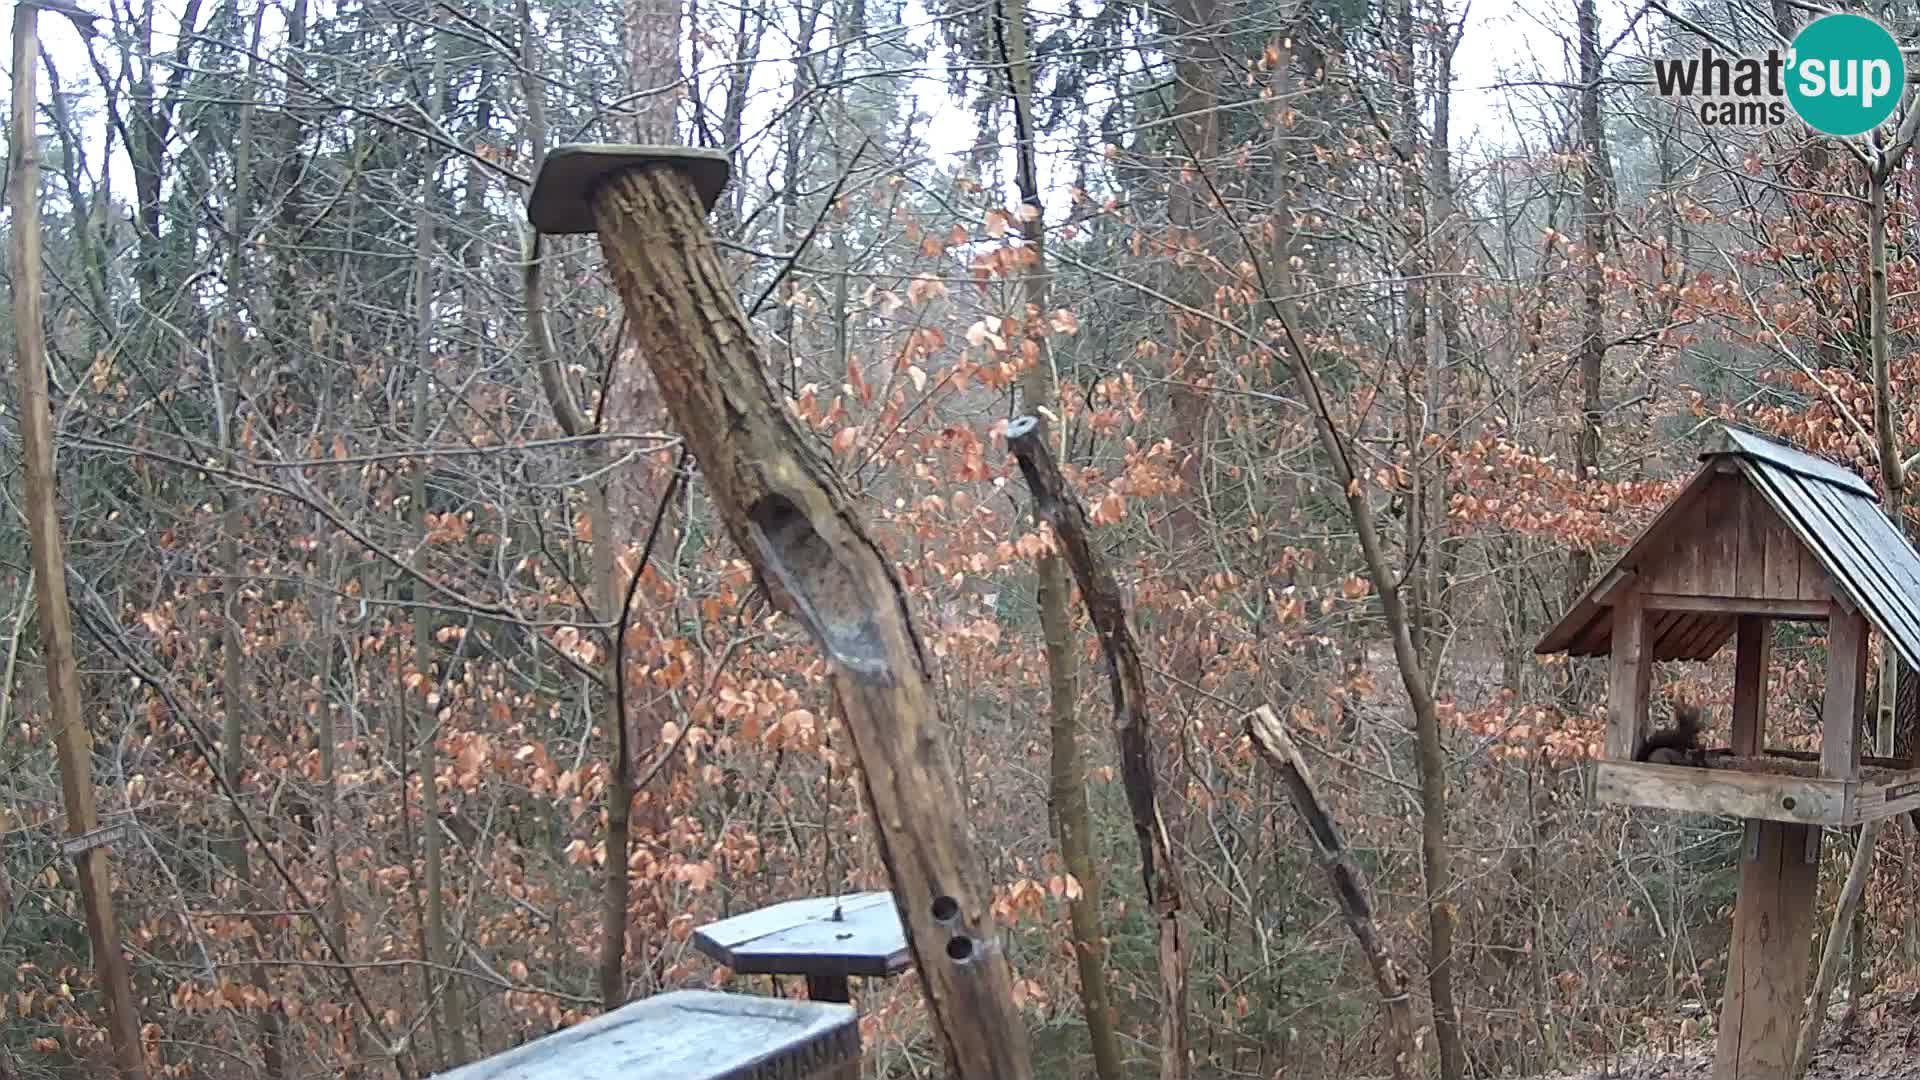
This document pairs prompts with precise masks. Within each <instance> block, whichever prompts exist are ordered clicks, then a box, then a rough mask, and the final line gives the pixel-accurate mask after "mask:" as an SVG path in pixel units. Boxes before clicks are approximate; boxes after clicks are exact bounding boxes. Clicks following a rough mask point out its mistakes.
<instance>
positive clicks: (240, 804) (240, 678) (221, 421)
mask: <svg viewBox="0 0 1920 1080" xmlns="http://www.w3.org/2000/svg"><path fill="white" fill-rule="evenodd" d="M263 10H264V9H262V8H256V9H255V11H254V21H253V42H252V45H253V52H254V53H255V54H256V55H257V54H258V51H259V38H260V19H261V14H262V12H263ZM248 67H249V69H248V73H247V74H248V78H247V93H246V96H245V98H244V99H243V100H242V102H241V104H240V107H239V114H240V115H239V122H238V123H237V124H235V126H234V127H235V131H234V139H233V143H232V145H231V146H230V148H229V151H230V153H231V154H232V156H233V189H232V191H231V192H230V193H229V195H228V200H227V213H226V223H225V224H226V232H227V268H226V278H227V280H226V294H227V300H228V305H229V306H228V310H227V319H226V325H225V326H224V327H223V328H222V333H221V335H220V341H221V345H222V348H221V351H220V356H221V363H222V364H224V365H225V368H226V370H225V371H224V372H223V373H222V374H221V375H220V378H219V381H218V383H217V384H216V391H215V392H216V401H215V402H214V410H215V420H216V426H217V429H218V436H219V441H220V449H221V451H222V453H223V454H224V455H225V457H226V464H227V467H228V468H229V469H232V468H234V466H235V445H236V443H237V442H238V440H239V438H240V433H239V432H237V431H235V430H234V426H235V424H236V423H239V422H240V410H239V406H240V402H241V400H242V399H243V398H244V397H245V396H246V395H245V393H244V392H243V390H242V384H243V383H244V382H245V380H246V373H247V370H248V362H247V343H246V333H245V331H244V329H243V328H242V325H241V324H242V310H243V308H244V306H245V297H246V296H247V293H248V291H249V290H248V289H247V286H246V262H245V248H246V238H247V232H248V226H249V209H250V207H249V204H250V203H251V201H252V197H253V190H252V189H253V156H252V150H253V128H254V106H253V91H254V87H255V86H256V85H257V84H256V83H255V81H254V78H253V76H254V69H253V65H252V64H251V63H249V66H248ZM244 498H245V497H244V495H243V493H242V491H241V490H239V489H234V488H230V489H228V490H227V491H226V492H225V494H224V496H223V499H224V502H225V503H226V507H225V512H224V513H223V514H222V515H221V530H220V573H221V575H222V583H221V586H220V590H219V600H218V602H219V605H220V609H219V626H220V658H221V669H222V670H221V686H220V699H221V705H222V707H223V710H224V713H225V715H224V718H223V724H222V730H221V749H220V768H221V771H222V773H223V774H224V777H225V779H226V787H227V791H229V792H231V793H232V796H233V799H234V802H233V807H232V810H233V814H234V822H233V835H232V837H231V838H230V839H229V840H228V841H227V843H226V844H225V845H224V849H225V850H224V851H223V853H222V854H223V856H224V859H225V862H226V864H227V871H228V873H230V874H232V875H233V880H234V886H235V888H234V894H233V895H234V896H235V897H236V898H237V899H238V900H239V906H241V907H243V908H252V907H254V906H255V898H254V892H253V871H252V867H251V866H250V865H249V859H248V853H247V836H246V829H245V827H244V825H243V824H242V822H241V818H242V817H243V816H244V815H245V814H246V812H247V809H246V802H245V800H244V799H243V798H242V796H241V792H242V788H241V782H242V780H243V779H244V776H245V772H246V734H247V732H248V731H250V730H252V729H253V727H254V726H255V725H254V723H253V710H252V708H251V704H250V703H251V702H252V700H253V688H252V687H251V686H249V685H248V683H247V677H246V671H245V664H244V657H245V645H244V642H243V637H244V628H245V612H244V611H243V609H242V601H241V593H242V592H243V591H244V590H243V589H242V588H241V582H243V581H245V580H246V579H247V576H248V575H247V568H246V564H245V563H244V562H243V561H242V559H241V557H240V540H239V538H240V536H241V534H242V533H243V532H244V531H245V529H246V527H247V517H246V514H245V512H244V511H243V510H242V505H243V503H244ZM251 921H252V923H253V928H254V932H253V934H252V936H251V937H250V938H249V939H248V940H247V942H246V943H245V945H244V947H245V948H246V949H248V950H249V951H251V952H253V953H254V954H255V956H256V957H258V956H259V955H260V954H261V953H263V952H264V951H265V950H266V949H267V948H268V947H269V944H268V943H269V942H270V940H271V938H270V937H269V934H268V931H269V930H270V929H271V922H270V921H269V920H267V919H264V918H260V917H257V916H256V917H254V918H253V919H252V920H251ZM248 979H249V981H251V982H252V983H253V985H254V988H255V989H257V990H259V991H260V993H261V995H262V997H263V998H265V999H266V1000H267V1002H268V1004H267V1005H266V1007H265V1008H264V1009H263V1010H262V1011H261V1013H260V1017H259V1028H260V1056H261V1060H262V1062H263V1063H264V1064H265V1066H266V1074H267V1075H268V1076H270V1077H279V1076H284V1075H285V1073H286V1061H285V1055H284V1054H283V1052H282V1050H281V1006H280V1004H279V1002H277V1001H274V1000H273V999H272V998H273V994H272V987H271V985H270V983H269V981H268V978H267V969H266V967H265V965H263V964H252V965H250V966H249V969H248Z"/></svg>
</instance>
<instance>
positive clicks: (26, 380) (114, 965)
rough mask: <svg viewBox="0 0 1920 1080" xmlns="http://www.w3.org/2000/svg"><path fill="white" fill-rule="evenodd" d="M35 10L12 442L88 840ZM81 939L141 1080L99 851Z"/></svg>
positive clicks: (110, 1027) (20, 139) (58, 732)
mask: <svg viewBox="0 0 1920 1080" xmlns="http://www.w3.org/2000/svg"><path fill="white" fill-rule="evenodd" d="M36 16H37V12H36V11H35V9H34V8H33V7H32V6H30V5H28V4H24V3H16V4H15V5H14V8H13V115H12V119H13V144H12V146H11V147H10V148H9V149H10V151H11V158H12V160H11V162H10V163H9V164H10V176H11V183H12V190H11V191H9V192H8V196H9V198H10V199H11V200H12V203H13V236H12V239H11V241H10V245H9V246H10V249H11V252H10V253H11V255H12V259H13V332H14V343H15V350H16V352H17V354H18V358H19V362H18V363H17V364H16V366H15V368H14V375H15V377H16V379H17V380H18V382H19V394H20V442H21V454H22V456H23V457H24V459H25V462H24V464H25V469H26V498H27V532H28V535H29V537H30V538H31V540H32V544H33V579H34V592H35V600H36V602H37V603H38V604H39V608H40V638H41V648H42V649H43V650H44V652H45V654H46V661H47V698H48V700H49V702H50V703H51V706H52V711H53V724H54V746H55V749H56V751H57V753H58V755H59V758H60V792H61V796H62V798H63V800H64V802H65V804H66V809H67V834H68V835H69V836H79V835H82V834H84V833H89V832H92V831H93V829H94V828H95V827H96V826H97V825H98V824H99V820H98V818H97V816H96V814H95V811H94V804H93V755H92V743H93V738H92V736H91V734H90V733H89V732H88V731H87V727H86V722H85V721H84V720H83V719H82V718H81V715H80V673H79V668H78V664H77V662H76V660H75V657H74V647H73V613H72V611H71V610H70V609H69V608H68V606H67V577H66V553H65V551H64V550H63V546H62V540H61V535H60V517H59V512H58V510H57V508H56V506H55V504H54V471H53V470H54V466H53V415H52V407H51V405H50V403H49V402H48V400H47V354H46V345H47V343H46V336H45V329H44V327H43V326H42V324H41V314H40V151H39V146H38V143H37V141H36V135H35V115H34V114H35V101H36V96H37V91H36V88H35V86H34V81H35V74H36V68H37V66H38V65H39V61H40V52H39V40H38V37H39V35H38V33H37V31H38V26H37V25H36V24H37V21H38V20H37V18H36ZM74 870H75V872H76V874H77V876H78V877H79V879H80V904H81V907H82V908H83V909H84V910H85V912H86V920H87V939H88V941H90V942H91V943H92V945H93V962H94V966H95V970H96V972H97V973H98V975H99V979H100V989H101V993H102V995H103V996H104V997H105V998H106V1006H107V1033H108V1035H109V1036H110V1037H111V1038H112V1041H113V1056H114V1064H115V1067H116V1068H117V1069H118V1070H119V1073H120V1075H121V1076H122V1077H123V1078H125V1080H146V1075H147V1062H146V1054H145V1052H144V1050H143V1049H142V1048H141V1045H140V1018H139V1015H138V1014H137V1013H135V1012H134V1007H133V988H132V986H131V985H130V983H129V980H128V977H127V959H126V957H125V956H124V955H122V953H121V952H120V932H119V929H118V927H116V926H115V925H114V918H113V891H112V887H113V882H112V877H111V875H110V874H109V873H108V870H107V849H106V847H105V846H102V845H93V846H89V847H87V848H85V850H83V851H81V852H80V853H79V854H77V855H75V856H74Z"/></svg>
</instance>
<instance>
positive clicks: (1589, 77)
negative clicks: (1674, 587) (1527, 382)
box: [1567, 0, 1612, 597]
mask: <svg viewBox="0 0 1920 1080" xmlns="http://www.w3.org/2000/svg"><path fill="white" fill-rule="evenodd" d="M1575 22H1576V24H1577V28H1578V32H1579V35H1580V144H1581V148H1582V152H1583V155H1584V156H1583V159H1582V165H1581V169H1580V255H1581V261H1580V298H1581V309H1580V311H1581V314H1580V437H1579V440H1578V442H1577V444H1576V445H1575V448H1574V455H1573V471H1574V477H1575V478H1576V479H1577V480H1579V481H1580V483H1581V484H1582V485H1585V484H1587V483H1589V482H1591V481H1593V480H1594V479H1595V478H1596V477H1597V476H1598V475H1599V469H1600V424H1601V420H1602V418H1603V417H1604V416H1605V397H1604V396H1603V394H1602V392H1601V383H1602V381H1603V379H1604V378H1605V376H1606V363H1607V339H1606V319H1605V310H1604V307H1603V300H1604V293H1605V289H1606V266H1605V263H1606V257H1607V206H1608V204H1609V198H1608V195H1607V186H1608V177H1609V173H1610V172H1611V171H1612V170H1611V167H1610V166H1609V164H1608V160H1607V141H1606V130H1605V128H1604V127H1602V126H1601V122H1600V77H1601V74H1602V72H1601V67H1600V17H1599V14H1598V11H1597V9H1596V7H1595V0H1577V4H1576V8H1575ZM1592 577H1593V552H1592V551H1590V550H1588V549H1587V548H1586V547H1584V546H1582V547H1576V548H1574V550H1573V553H1572V556H1571V558H1569V560H1568V563H1567V595H1568V596H1569V597H1575V596H1578V595H1580V593H1582V592H1584V591H1585V590H1586V587H1587V583H1588V579H1590V578H1592Z"/></svg>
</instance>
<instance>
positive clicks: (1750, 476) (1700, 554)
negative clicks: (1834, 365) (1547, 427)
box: [1535, 428, 1920, 1080]
mask: <svg viewBox="0 0 1920 1080" xmlns="http://www.w3.org/2000/svg"><path fill="white" fill-rule="evenodd" d="M1701 458H1702V461H1703V465H1702V466H1701V468H1700V470H1699V472H1697V473H1695V474H1694V476H1693V478H1692V479H1691V480H1689V481H1688V482H1687V485H1686V486H1685V487H1684V488H1683V489H1682V490H1681V492H1680V494H1679V495H1677V496H1676V497H1675V498H1674V500H1673V501H1672V502H1671V503H1670V504H1668V505H1667V507H1666V509H1664V510H1663V511H1662V512H1661V513H1660V515H1659V517H1657V518H1656V519H1655V520H1654V521H1653V523H1652V524H1651V525H1649V526H1648V527H1647V529H1646V531H1644V532H1643V533H1641V534H1640V536H1639V537H1638V538H1637V539H1636V540H1635V541H1634V542H1633V545H1632V546H1631V547H1630V548H1628V549H1627V553H1626V554H1625V555H1623V556H1622V557H1621V558H1620V560H1619V562H1617V563H1616V564H1615V565H1614V566H1613V568H1612V569H1610V570H1608V571H1607V572H1606V573H1605V574H1603V575H1601V577H1600V579H1599V580H1598V581H1597V582H1596V583H1595V584H1594V585H1593V587H1592V588H1590V589H1588V590H1587V592H1586V594H1585V595H1583V596H1581V597H1580V599H1579V600H1578V601H1577V602H1575V603H1574V605H1573V607H1572V609H1571V610H1569V611H1568V612H1567V613H1566V615H1565V616H1564V617H1562V618H1561V620H1560V621H1559V623H1558V624H1556V625H1555V626H1554V627H1553V629H1552V630H1550V631H1548V633H1547V635H1546V636H1545V637H1544V638H1542V639H1541V641H1540V643H1539V645H1538V646H1536V648H1535V651H1536V652H1539V653H1543V654H1547V653H1566V654H1568V655H1571V656H1605V657H1607V658H1608V663H1609V669H1610V679H1609V683H1608V702H1607V736H1606V745H1605V752H1604V753H1603V755H1602V759H1601V760H1600V762H1599V763H1598V765H1597V767H1596V769H1595V773H1594V794H1595V797H1596V798H1597V799H1598V800H1599V801H1601V802H1606V803H1614V804H1619V805H1626V806H1650V807H1657V808H1662V809H1669V810H1685V811H1692V812H1694V813H1700V814H1715V815H1723V816H1731V817H1737V818H1741V819H1743V820H1744V821H1745V823H1746V837H1745V843H1744V845H1743V847H1742V862H1741V873H1740V893H1739V900H1738V902H1737V904H1736V907H1735V911H1734V925H1733V942H1732V946H1731V951H1732V955H1731V957H1730V960H1729V964H1728V969H1727V986H1726V999H1725V1002H1724V1003H1723V1005H1722V1008H1721V1019H1720V1042H1719V1051H1718V1055H1717V1058H1716V1061H1715V1066H1714V1074H1713V1075H1714V1078H1715V1080H1748V1078H1755V1080H1785V1078H1786V1076H1787V1072H1788V1070H1789V1069H1790V1067H1791V1063H1792V1060H1793V1053H1794V1041H1795V1037H1796V1036H1797V1034H1798V1029H1799V1025H1800V1020H1801V1017H1802V1014H1803V1013H1804V1012H1805V994H1806V990H1807V976H1808V960H1809V949H1808V944H1809V941H1810V938H1811V935H1812V933H1813V912H1814V900H1815V895H1816V892H1817V885H1818V879H1819V875H1818V855H1819V843H1820V835H1821V830H1822V828H1824V827H1826V826H1843V825H1858V824H1861V823H1863V822H1867V821H1874V820H1878V819H1880V818H1887V817H1892V816H1893V815H1895V814H1900V813H1904V812H1906V811H1908V810H1911V809H1914V808H1915V807H1920V771H1913V770H1906V769H1903V768H1899V767H1896V764H1895V763H1894V762H1893V761H1891V760H1887V759H1881V758H1864V759H1863V757H1862V755H1861V752H1860V742H1859V739H1860V731H1861V726H1862V720H1863V711H1864V704H1865V694H1866V679H1867V666H1868V665H1867V643H1868V635H1869V633H1871V632H1873V631H1878V632H1879V633H1880V634H1881V635H1882V636H1883V640H1884V642H1885V645H1886V647H1887V648H1890V649H1893V650H1896V651H1897V652H1898V653H1899V654H1900V655H1901V656H1902V657H1903V658H1904V659H1905V660H1906V662H1907V663H1908V664H1909V665H1913V666H1915V667H1917V668H1920V555H1916V554H1915V552H1914V550H1913V548H1912V546H1910V545H1909V544H1908V543H1907V541H1906V540H1905V538H1903V537H1902V536H1901V535H1900V532H1899V530H1898V529H1896V528H1895V527H1894V525H1893V523H1892V522H1891V521H1889V520H1888V519H1887V517H1886V515H1885V514H1884V513H1883V512H1882V511H1881V509H1880V504H1879V500H1878V498H1877V497H1876V496H1875V495H1874V492H1873V489H1872V488H1871V487H1869V486H1868V485H1867V483H1866V481H1864V480H1862V479H1861V478H1860V477H1859V476H1857V475H1855V474H1853V473H1851V472H1849V471H1847V470H1845V469H1843V468H1841V467H1839V466H1837V465H1835V464H1833V463H1831V462H1828V461H1824V460H1822V459H1820V458H1817V457H1813V456H1811V455H1809V454H1805V453H1802V452H1800V451H1798V450H1794V449H1792V448H1790V447H1787V446H1784V445H1782V444H1780V443H1776V442H1773V441H1770V440H1768V439H1763V438H1761V437H1759V436H1757V435H1753V434H1751V433H1749V432H1744V431H1739V430H1736V429H1732V428H1729V429H1727V430H1726V432H1725V434H1724V437H1723V439H1722V441H1721V442H1720V444H1719V445H1718V446H1716V447H1715V448H1714V449H1712V450H1710V451H1708V452H1707V453H1704V454H1702V455H1701ZM1777 620H1778V621H1791V622H1819V623H1825V624H1826V627H1827V635H1826V636H1827V655H1828V660H1827V673H1826V689H1825V696H1824V699H1823V704H1822V709H1821V723H1820V749H1819V752H1818V753H1817V754H1809V753H1795V752H1792V751H1786V750H1779V749H1774V748H1770V747H1769V746H1768V745H1767V723H1766V705H1767V689H1768V688H1767V666H1768V653H1769V649H1770V646H1771V643H1772V640H1773V628H1772V623H1773V622H1774V621H1777ZM1728 641H1732V642H1733V643H1734V696H1733V725H1732V745H1731V746H1728V747H1724V748H1709V749H1707V750H1706V751H1705V753H1703V754H1702V755H1700V756H1699V758H1698V759H1697V761H1698V765H1697V766H1695V765H1670V764H1651V763H1645V762H1640V761H1637V760H1635V759H1636V757H1637V754H1638V751H1639V750H1640V748H1641V747H1642V746H1643V745H1644V744H1645V741H1646V738H1647V736H1648V734H1649V727H1650V725H1649V708H1648V706H1649V700H1648V699H1649V696H1650V689H1651V686H1650V683H1651V665H1652V663H1653V662H1654V661H1656V660H1708V659H1711V658H1712V657H1714V656H1715V655H1717V654H1718V653H1719V651H1720V650H1721V649H1722V648H1723V647H1725V646H1726V644H1727V642H1728ZM1783 945H1787V946H1790V947H1782V946H1783Z"/></svg>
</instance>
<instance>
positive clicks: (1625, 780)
mask: <svg viewBox="0 0 1920 1080" xmlns="http://www.w3.org/2000/svg"><path fill="white" fill-rule="evenodd" d="M1593 788H1594V797H1595V798H1596V799H1598V800H1599V801H1601V802H1603V803H1612V804H1614V805H1617V806H1651V807H1655V808H1658V809H1664V810H1685V811H1689V812H1691V813H1696V814H1715V815H1719V816H1722V817H1737V818H1758V819H1761V820H1765V821H1787V822H1793V823H1796V824H1801V825H1829V826H1842V825H1859V824H1861V823H1863V822H1868V821H1879V820H1880V819H1882V818H1890V817H1892V816H1894V815H1895V814H1903V813H1906V812H1907V811H1909V810H1913V809H1920V770H1914V769H1902V768H1899V767H1898V763H1897V762H1895V761H1893V760H1892V759H1889V758H1874V757H1869V758H1865V759H1863V760H1862V762H1861V768H1860V770H1859V773H1858V775H1857V776H1856V777H1855V778H1853V779H1836V778H1833V777H1823V776H1821V775H1820V762H1819V759H1818V755H1812V754H1808V755H1799V754H1792V753H1785V752H1780V751H1770V752H1768V753H1766V754H1763V755H1761V756H1759V757H1738V756H1735V755H1734V754H1733V753H1732V752H1731V751H1710V752H1709V754H1708V756H1707V764H1706V767H1704V768H1701V767H1698V766H1691V765H1652V764H1648V763H1646V762H1637V761H1603V762H1601V763H1600V764H1599V766H1598V767H1597V768H1596V769H1595V772H1594V782H1593Z"/></svg>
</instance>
